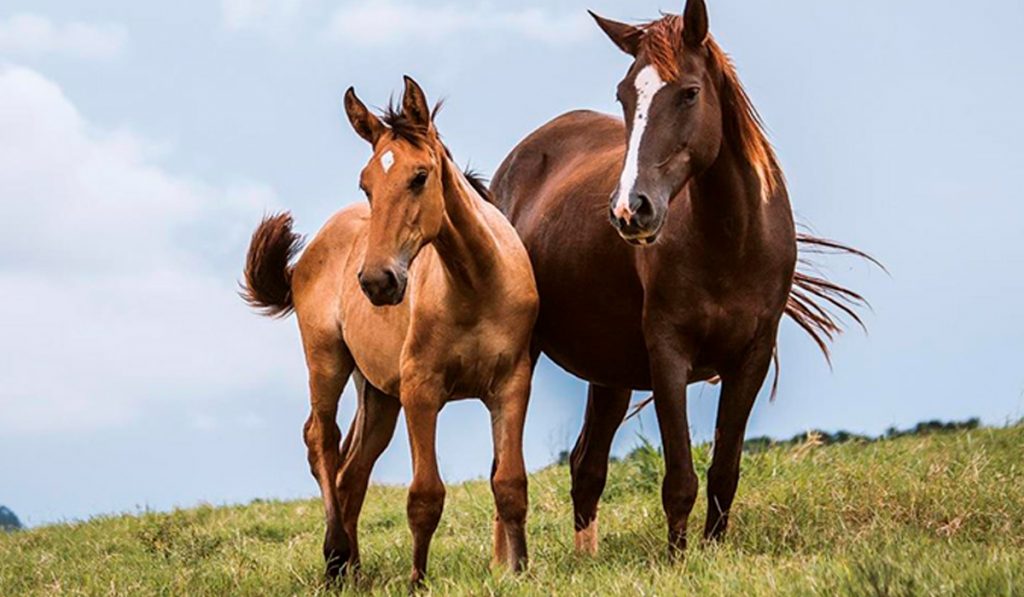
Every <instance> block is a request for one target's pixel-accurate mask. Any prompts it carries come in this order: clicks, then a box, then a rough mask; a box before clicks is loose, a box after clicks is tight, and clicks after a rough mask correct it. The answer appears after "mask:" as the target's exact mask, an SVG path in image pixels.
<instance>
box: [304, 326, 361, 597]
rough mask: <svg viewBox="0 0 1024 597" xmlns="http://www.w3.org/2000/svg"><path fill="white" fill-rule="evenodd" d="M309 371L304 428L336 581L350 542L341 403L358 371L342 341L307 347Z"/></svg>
mask: <svg viewBox="0 0 1024 597" xmlns="http://www.w3.org/2000/svg"><path fill="white" fill-rule="evenodd" d="M306 365H307V367H308V369H309V396H310V414H309V418H308V419H307V420H306V424H305V426H304V428H303V437H304V439H305V442H306V448H307V451H308V459H309V468H310V471H311V472H312V473H313V477H314V478H315V479H316V480H317V484H318V485H319V486H320V494H321V496H322V497H323V502H324V514H325V519H326V531H325V533H324V544H323V554H324V561H325V562H326V565H327V576H328V577H329V578H333V577H336V576H337V575H338V573H339V572H341V569H342V565H343V564H344V562H346V561H348V559H349V542H348V538H347V536H346V535H345V531H344V528H343V527H342V519H341V510H340V503H339V501H338V494H337V489H336V487H335V480H336V479H337V476H338V470H339V469H340V467H341V452H340V451H339V442H340V440H341V431H340V430H339V429H338V423H337V415H338V401H339V400H340V398H341V391H342V390H343V389H344V387H345V383H346V382H347V381H348V378H349V375H351V373H352V370H353V368H354V363H353V360H352V356H351V354H350V353H349V351H348V349H347V347H345V345H344V344H343V343H342V341H341V339H340V338H337V337H330V338H324V339H323V340H322V341H321V342H319V343H316V344H314V345H311V344H309V343H307V345H306Z"/></svg>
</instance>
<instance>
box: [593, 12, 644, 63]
mask: <svg viewBox="0 0 1024 597" xmlns="http://www.w3.org/2000/svg"><path fill="white" fill-rule="evenodd" d="M587 12H588V13H590V16H592V17H594V20H595V21H597V26H598V27H600V28H601V31H604V33H605V35H607V36H608V38H609V39H611V40H612V42H614V43H615V45H616V46H618V47H619V49H620V50H622V51H623V52H625V53H627V54H629V55H630V56H636V53H637V51H638V50H639V49H640V38H641V37H643V30H642V29H640V28H639V27H636V26H634V25H629V24H627V23H620V22H618V21H613V20H611V19H606V18H604V17H602V16H601V15H599V14H597V13H596V12H594V11H592V10H588V11H587Z"/></svg>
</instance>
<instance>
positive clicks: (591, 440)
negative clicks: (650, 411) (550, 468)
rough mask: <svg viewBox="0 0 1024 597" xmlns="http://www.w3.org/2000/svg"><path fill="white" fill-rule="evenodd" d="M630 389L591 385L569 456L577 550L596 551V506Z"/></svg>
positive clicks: (588, 552)
mask: <svg viewBox="0 0 1024 597" xmlns="http://www.w3.org/2000/svg"><path fill="white" fill-rule="evenodd" d="M630 394H631V392H630V390H628V389H625V390H624V389H619V388H607V387H603V386H598V385H594V384H590V386H589V388H588V390H587V407H586V413H585V415H584V418H583V429H581V430H580V435H579V437H578V438H577V439H576V445H575V446H574V447H573V449H572V454H571V455H570V458H569V467H570V471H571V474H572V507H573V520H574V526H575V533H576V537H575V544H576V551H577V552H579V553H586V554H590V555H594V554H596V553H597V547H598V534H597V508H598V502H600V500H601V494H602V493H603V492H604V486H605V482H606V481H607V478H608V457H609V455H610V453H611V448H612V440H613V439H614V437H615V432H616V431H617V430H618V428H619V426H620V425H621V424H622V420H623V419H624V418H625V416H626V410H627V409H628V408H629V398H630Z"/></svg>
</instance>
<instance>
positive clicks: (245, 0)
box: [221, 0, 302, 31]
mask: <svg viewBox="0 0 1024 597" xmlns="http://www.w3.org/2000/svg"><path fill="white" fill-rule="evenodd" d="M301 4H302V0H221V12H222V13H223V16H224V24H225V25H226V26H227V28H228V29H231V30H242V29H256V30H262V31H275V30H278V29H279V28H280V27H282V26H284V25H286V24H287V23H288V22H289V21H291V19H293V18H294V17H295V15H296V14H297V13H298V11H299V8H301Z"/></svg>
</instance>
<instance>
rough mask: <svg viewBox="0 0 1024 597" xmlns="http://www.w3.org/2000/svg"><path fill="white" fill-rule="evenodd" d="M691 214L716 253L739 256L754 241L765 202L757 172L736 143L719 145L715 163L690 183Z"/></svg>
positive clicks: (724, 141)
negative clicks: (731, 253)
mask: <svg viewBox="0 0 1024 597" xmlns="http://www.w3.org/2000/svg"><path fill="white" fill-rule="evenodd" d="M690 203H691V206H692V207H691V210H692V211H691V213H692V214H693V218H694V220H695V222H694V223H695V225H696V228H697V230H699V231H700V232H701V233H702V234H703V236H704V238H705V240H706V241H707V242H708V243H709V244H711V245H714V246H715V249H716V252H719V254H722V252H723V251H725V252H737V253H742V252H743V251H744V249H745V248H746V246H747V244H748V243H749V242H751V241H756V238H757V235H758V234H759V233H760V230H761V226H760V224H761V222H762V219H763V218H764V207H765V199H764V198H763V197H762V194H761V183H760V180H759V178H758V175H757V171H756V169H755V168H754V166H753V164H751V163H750V162H749V161H748V160H747V159H746V158H745V157H744V156H743V153H742V150H741V149H740V148H739V147H737V146H736V144H735V143H733V142H731V141H730V140H728V139H724V140H723V142H722V148H721V151H719V154H718V157H717V158H716V159H715V161H714V163H712V164H711V166H710V167H709V168H708V169H707V170H705V171H704V172H703V173H701V174H700V175H699V176H697V177H695V178H694V180H693V182H691V184H690Z"/></svg>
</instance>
